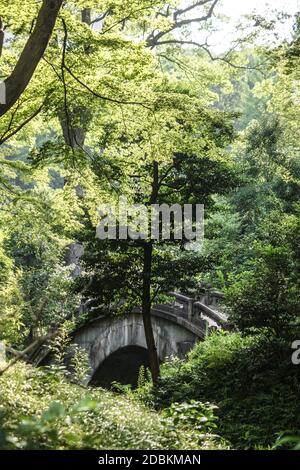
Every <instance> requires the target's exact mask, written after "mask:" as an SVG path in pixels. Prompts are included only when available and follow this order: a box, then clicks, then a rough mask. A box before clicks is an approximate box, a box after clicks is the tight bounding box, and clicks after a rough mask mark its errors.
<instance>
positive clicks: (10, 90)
mask: <svg viewBox="0 0 300 470" xmlns="http://www.w3.org/2000/svg"><path fill="white" fill-rule="evenodd" d="M62 3H63V0H44V1H43V5H42V7H41V9H40V12H39V15H38V17H37V21H36V23H35V27H34V30H33V32H32V34H31V35H30V37H29V39H28V41H27V43H26V45H25V47H24V49H23V51H22V53H21V55H20V58H19V60H18V62H17V64H16V66H15V68H14V70H13V72H12V73H11V75H10V76H9V77H8V78H7V79H6V80H5V85H6V104H0V116H2V115H3V114H5V113H6V112H7V111H8V110H9V109H10V108H11V107H12V106H13V105H14V104H15V103H16V102H17V100H18V99H19V97H20V96H21V95H22V93H23V92H24V90H25V89H26V87H27V85H28V84H29V82H30V80H31V78H32V76H33V74H34V72H35V70H36V68H37V66H38V64H39V62H40V60H41V58H42V57H43V54H44V52H45V50H46V48H47V46H48V43H49V40H50V37H51V35H52V32H53V29H54V26H55V22H56V19H57V16H58V13H59V10H60V8H61V6H62Z"/></svg>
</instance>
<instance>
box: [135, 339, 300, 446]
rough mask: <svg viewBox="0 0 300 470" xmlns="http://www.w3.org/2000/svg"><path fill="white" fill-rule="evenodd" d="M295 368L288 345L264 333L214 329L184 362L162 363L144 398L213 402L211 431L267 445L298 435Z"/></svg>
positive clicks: (163, 404) (237, 441) (240, 442)
mask: <svg viewBox="0 0 300 470" xmlns="http://www.w3.org/2000/svg"><path fill="white" fill-rule="evenodd" d="M299 372H300V371H299V368H297V367H295V366H293V365H292V363H291V349H290V348H289V347H288V346H286V344H285V343H284V342H283V341H281V340H279V339H274V338H273V336H271V335H270V333H269V332H268V331H266V332H264V333H261V334H260V335H255V336H248V337H243V336H242V335H241V334H240V333H214V334H212V335H211V336H210V337H208V338H207V339H206V340H205V341H203V342H201V343H199V344H197V345H196V347H195V348H194V349H193V351H192V352H191V353H190V354H189V357H188V360H187V361H180V360H178V359H176V360H173V361H170V362H169V363H167V364H165V365H164V366H163V368H162V379H161V384H160V387H158V388H157V389H154V390H153V389H152V390H150V389H149V388H148V391H147V393H145V395H144V399H145V400H146V401H147V402H148V403H151V404H152V405H153V406H155V407H156V408H167V407H169V406H170V405H171V404H172V403H174V402H179V403H183V402H189V401H190V400H201V401H202V402H203V401H204V402H205V401H209V402H210V403H213V404H215V405H216V406H218V411H217V416H218V417H219V421H218V427H217V430H216V432H217V434H219V435H220V436H222V438H223V439H225V440H226V441H228V442H229V443H230V445H231V446H232V447H234V448H241V449H249V448H258V447H259V448H261V447H263V448H268V447H270V446H272V445H273V444H274V442H275V441H276V439H277V438H278V437H279V436H280V437H283V436H284V435H286V434H289V435H297V434H298V430H299V427H300V417H299V413H298V411H297V410H298V409H299V404H300V396H299V387H300V373H299Z"/></svg>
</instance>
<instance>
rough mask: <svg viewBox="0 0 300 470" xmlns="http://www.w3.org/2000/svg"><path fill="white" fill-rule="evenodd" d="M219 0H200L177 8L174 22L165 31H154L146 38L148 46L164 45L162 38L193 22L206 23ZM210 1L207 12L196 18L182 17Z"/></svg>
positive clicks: (173, 18) (173, 17) (173, 16)
mask: <svg viewBox="0 0 300 470" xmlns="http://www.w3.org/2000/svg"><path fill="white" fill-rule="evenodd" d="M219 1H220V0H200V1H198V2H196V3H193V4H192V5H189V6H187V7H185V8H183V9H177V10H175V11H174V13H173V15H172V20H173V24H172V25H171V26H170V27H169V28H168V29H166V30H165V31H159V32H155V31H152V33H151V34H150V35H149V36H148V38H147V39H146V44H147V46H148V47H150V48H151V49H153V48H154V47H157V46H160V45H162V44H163V43H164V42H162V41H160V39H161V38H163V37H164V36H166V35H168V34H169V33H171V32H173V31H174V30H177V29H181V28H182V27H184V26H187V25H189V24H193V23H205V22H206V21H208V20H209V19H210V18H211V17H212V16H213V13H214V9H215V7H216V5H217V3H218V2H219ZM209 3H210V4H211V6H210V8H209V9H208V11H207V13H204V14H203V15H201V16H196V17H194V18H181V17H182V15H184V14H185V13H188V12H190V11H192V10H195V9H196V8H198V7H201V6H204V5H206V4H209ZM163 16H166V15H163ZM170 16H171V14H170V13H169V15H168V16H167V17H170Z"/></svg>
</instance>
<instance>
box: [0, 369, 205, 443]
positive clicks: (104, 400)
mask: <svg viewBox="0 0 300 470" xmlns="http://www.w3.org/2000/svg"><path fill="white" fill-rule="evenodd" d="M0 387H1V397H0V410H1V413H0V429H1V430H2V434H1V435H0V439H2V442H1V448H2V449H3V448H4V449H100V450H101V449H107V450H109V449H197V448H198V447H199V442H200V441H199V432H198V430H197V429H194V428H193V423H194V422H197V423H198V425H199V420H201V418H202V417H204V415H203V414H202V415H201V417H200V415H199V414H198V412H197V413H196V414H195V415H194V411H193V410H195V409H196V408H197V406H198V405H196V404H192V405H191V407H190V408H188V409H189V410H190V411H189V413H188V414H189V422H185V420H184V419H183V415H182V414H181V418H180V419H179V421H178V422H177V423H176V425H175V426H170V419H171V418H168V419H167V417H166V416H162V415H161V414H160V413H157V412H155V411H151V410H149V409H148V408H147V407H146V406H145V405H143V404H141V403H138V402H137V400H136V399H134V397H133V396H126V395H120V394H114V393H111V392H107V391H104V390H101V389H88V388H83V387H80V386H78V385H76V384H71V383H68V382H67V381H66V380H65V378H64V377H63V375H62V374H59V373H57V372H56V373H55V374H54V373H53V374H50V373H48V372H46V371H45V370H43V369H33V368H32V367H30V366H25V365H23V364H18V365H17V366H15V367H14V368H12V369H10V370H9V371H8V372H7V373H6V374H4V375H3V376H2V377H0ZM201 410H202V411H201V413H203V409H202V408H201ZM174 413H175V414H176V413H177V412H175V410H173V411H171V414H172V415H174ZM210 413H211V412H210V411H208V418H207V423H208V422H209V423H211V424H212V423H213V417H212V416H211V415H210ZM171 421H172V419H171ZM172 422H173V421H172ZM203 426H205V429H206V430H208V429H210V428H211V426H208V425H206V423H204V422H203ZM201 445H202V447H203V446H205V447H213V446H214V442H213V438H212V437H211V436H207V435H206V436H205V438H202V440H201Z"/></svg>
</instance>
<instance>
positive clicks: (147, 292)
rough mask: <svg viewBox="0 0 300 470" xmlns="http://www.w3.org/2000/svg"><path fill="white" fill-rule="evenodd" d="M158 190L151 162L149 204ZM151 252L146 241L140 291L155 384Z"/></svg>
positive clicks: (156, 368)
mask: <svg viewBox="0 0 300 470" xmlns="http://www.w3.org/2000/svg"><path fill="white" fill-rule="evenodd" d="M158 191H159V174H158V163H157V162H153V180H152V192H151V197H150V201H149V202H150V204H155V203H156V202H157V196H158ZM152 254H153V243H152V241H151V240H150V241H148V242H146V243H145V245H144V265H143V293H142V315H143V323H144V330H145V336H146V343H147V348H148V353H149V364H150V369H151V375H152V381H153V383H154V385H156V384H157V382H158V379H159V375H160V370H159V358H158V355H157V349H156V344H155V340H154V334H153V328H152V322H151V303H152V302H151V271H152Z"/></svg>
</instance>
